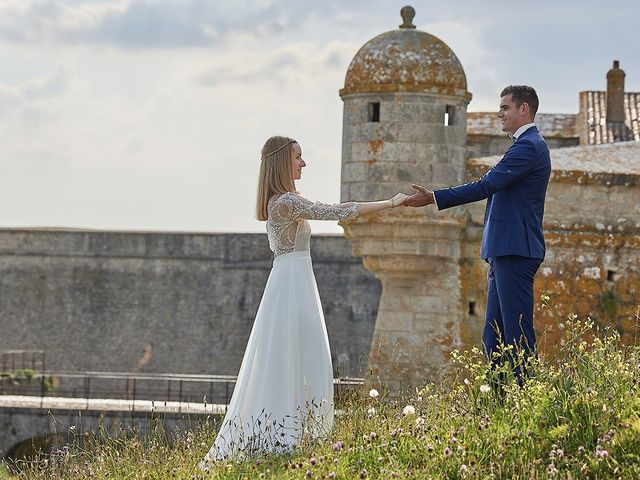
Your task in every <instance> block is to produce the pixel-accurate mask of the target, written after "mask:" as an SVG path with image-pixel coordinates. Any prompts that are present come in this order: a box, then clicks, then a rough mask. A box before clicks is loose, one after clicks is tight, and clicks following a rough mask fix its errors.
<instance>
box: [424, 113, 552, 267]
mask: <svg viewBox="0 0 640 480" xmlns="http://www.w3.org/2000/svg"><path fill="white" fill-rule="evenodd" d="M550 176H551V158H550V156H549V148H548V147H547V144H546V143H545V141H544V139H543V138H542V136H541V135H540V132H538V129H537V128H536V127H534V126H532V127H531V128H529V129H527V130H526V131H525V132H523V133H522V134H521V135H520V136H519V137H518V139H517V140H516V141H515V142H514V143H513V144H512V145H511V146H510V147H509V149H508V150H507V152H506V153H505V154H504V157H502V159H501V160H500V161H499V162H498V163H497V164H496V165H495V166H494V167H493V168H492V169H491V170H489V171H488V172H487V173H485V174H484V175H483V176H482V178H480V179H479V180H477V181H475V182H471V183H466V184H464V185H458V186H456V187H449V188H444V189H441V190H436V191H435V192H434V195H435V199H436V203H437V205H438V209H439V210H442V209H445V208H449V207H455V206H457V205H463V204H465V203H471V202H476V201H478V200H483V199H485V198H486V199H487V209H486V211H485V215H484V231H483V234H482V249H481V251H480V256H481V257H482V258H483V259H485V260H486V259H488V258H491V257H499V256H504V255H519V256H521V257H529V258H540V259H543V258H544V255H545V245H544V235H543V232H542V216H543V214H544V198H545V195H546V193H547V185H548V184H549V177H550Z"/></svg>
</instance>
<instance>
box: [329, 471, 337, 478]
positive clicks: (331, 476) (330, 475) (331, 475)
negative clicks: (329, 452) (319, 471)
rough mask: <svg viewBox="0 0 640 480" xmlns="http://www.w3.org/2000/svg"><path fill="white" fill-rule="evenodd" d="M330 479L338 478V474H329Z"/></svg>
mask: <svg viewBox="0 0 640 480" xmlns="http://www.w3.org/2000/svg"><path fill="white" fill-rule="evenodd" d="M329 478H330V479H331V480H333V479H334V478H336V472H330V473H329Z"/></svg>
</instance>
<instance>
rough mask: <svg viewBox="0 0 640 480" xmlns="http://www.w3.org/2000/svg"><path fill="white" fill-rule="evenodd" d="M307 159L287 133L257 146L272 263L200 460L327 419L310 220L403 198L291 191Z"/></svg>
mask: <svg viewBox="0 0 640 480" xmlns="http://www.w3.org/2000/svg"><path fill="white" fill-rule="evenodd" d="M305 166H306V163H305V161H304V160H303V159H302V150H301V148H300V145H299V144H298V143H297V142H296V141H295V140H294V139H292V138H287V137H277V136H276V137H271V138H269V139H268V140H267V141H266V143H265V144H264V146H263V147H262V156H261V163H260V174H259V178H258V198H257V206H256V214H257V218H258V220H262V221H266V222H267V235H268V238H269V246H270V248H271V250H272V251H273V253H274V260H273V268H272V270H271V273H270V274H269V278H268V280H267V285H266V287H265V290H264V294H263V296H262V300H261V302H260V306H259V308H258V313H257V314H256V318H255V321H254V324H253V328H252V330H251V335H250V337H249V342H248V344H247V348H246V350H245V353H244V357H243V359H242V365H241V367H240V373H239V374H238V379H237V381H236V385H235V389H234V391H233V395H232V397H231V402H230V403H229V407H228V409H227V413H226V415H225V418H224V420H223V422H222V426H221V428H220V431H219V432H218V436H217V438H216V440H215V442H214V444H213V446H212V447H211V449H210V450H209V452H208V453H207V455H206V456H205V458H204V461H203V462H201V464H200V467H201V468H204V469H206V467H207V462H209V461H215V460H221V459H224V458H233V457H238V456H243V455H251V454H256V453H264V452H275V453H283V452H288V451H291V449H292V448H293V447H295V446H296V445H298V444H299V443H300V442H301V441H302V440H303V439H306V438H311V439H313V438H318V437H320V436H322V435H324V434H326V433H328V432H329V430H330V429H331V427H332V426H333V368H332V365H331V352H330V350H329V340H328V338H327V330H326V327H325V323H324V315H323V313H322V305H321V304H320V298H319V296H318V289H317V286H316V280H315V277H314V275H313V270H312V266H311V256H310V250H309V246H310V237H311V229H310V227H309V222H308V220H345V219H352V218H356V217H358V216H359V215H366V214H369V213H374V212H379V211H381V210H385V209H388V208H394V207H396V206H399V205H401V204H402V203H403V202H404V201H405V199H406V198H407V195H405V194H404V193H398V194H397V195H395V196H394V197H393V198H390V199H388V200H383V201H377V202H349V203H341V204H335V205H327V204H323V203H319V202H316V203H314V202H311V201H309V200H307V199H306V198H304V197H303V196H302V195H300V194H299V193H298V192H296V189H295V180H299V179H300V178H301V175H302V169H303V168H304V167H305Z"/></svg>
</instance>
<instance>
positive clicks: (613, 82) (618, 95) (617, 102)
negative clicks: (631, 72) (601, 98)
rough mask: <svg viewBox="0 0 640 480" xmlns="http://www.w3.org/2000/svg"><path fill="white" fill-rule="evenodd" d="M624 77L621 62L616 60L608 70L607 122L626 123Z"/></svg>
mask: <svg viewBox="0 0 640 480" xmlns="http://www.w3.org/2000/svg"><path fill="white" fill-rule="evenodd" d="M624 77H625V73H624V70H622V69H620V62H619V61H618V60H614V61H613V68H612V69H611V70H609V71H608V72H607V123H624Z"/></svg>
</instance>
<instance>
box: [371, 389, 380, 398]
mask: <svg viewBox="0 0 640 480" xmlns="http://www.w3.org/2000/svg"><path fill="white" fill-rule="evenodd" d="M378 395H380V394H379V393H378V390H376V389H375V388H372V389H371V390H369V396H370V397H371V398H377V397H378Z"/></svg>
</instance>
